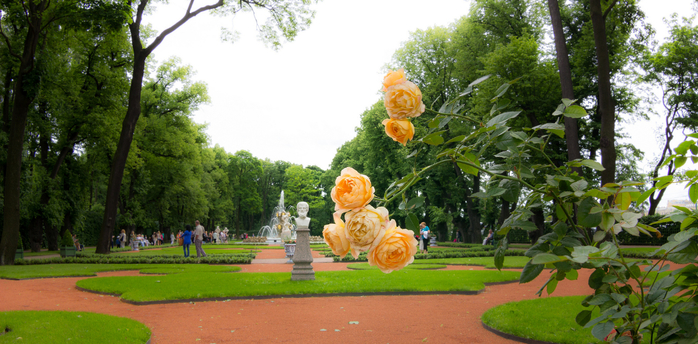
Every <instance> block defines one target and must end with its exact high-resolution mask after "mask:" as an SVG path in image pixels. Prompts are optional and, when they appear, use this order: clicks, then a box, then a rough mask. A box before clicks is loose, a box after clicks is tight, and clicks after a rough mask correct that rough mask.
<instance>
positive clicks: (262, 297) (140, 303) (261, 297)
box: [75, 280, 518, 306]
mask: <svg viewBox="0 0 698 344" xmlns="http://www.w3.org/2000/svg"><path fill="white" fill-rule="evenodd" d="M516 282H518V280H513V281H504V282H492V283H483V284H484V285H485V288H486V287H488V286H491V285H501V284H511V283H516ZM485 288H482V289H479V290H463V291H443V290H442V291H405V292H400V291H388V292H373V293H326V294H291V295H255V296H231V297H208V298H198V299H178V300H157V301H132V300H128V299H124V298H121V294H114V293H106V292H101V291H95V290H90V289H85V288H82V287H79V286H75V289H76V290H80V291H84V292H88V293H92V294H98V295H109V296H116V297H119V300H120V301H121V302H123V303H128V304H130V305H134V306H148V305H165V304H172V303H189V302H210V301H232V300H265V299H283V298H287V299H290V298H311V297H338V296H406V295H449V294H451V295H478V294H480V293H482V292H484V291H485Z"/></svg>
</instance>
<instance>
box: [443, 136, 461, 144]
mask: <svg viewBox="0 0 698 344" xmlns="http://www.w3.org/2000/svg"><path fill="white" fill-rule="evenodd" d="M463 139H465V135H460V136H456V137H454V138H452V139H450V140H448V141H446V143H453V142H461V141H463Z"/></svg>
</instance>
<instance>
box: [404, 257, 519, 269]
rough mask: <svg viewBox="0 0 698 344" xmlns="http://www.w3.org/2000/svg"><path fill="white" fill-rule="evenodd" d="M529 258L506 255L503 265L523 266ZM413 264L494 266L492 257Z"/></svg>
mask: <svg viewBox="0 0 698 344" xmlns="http://www.w3.org/2000/svg"><path fill="white" fill-rule="evenodd" d="M529 260H530V258H528V257H524V256H508V257H505V258H504V267H505V268H523V267H524V265H526V263H528V261H529ZM414 264H446V265H482V266H484V267H486V268H494V257H471V258H440V259H421V260H415V261H414Z"/></svg>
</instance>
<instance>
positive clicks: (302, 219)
mask: <svg viewBox="0 0 698 344" xmlns="http://www.w3.org/2000/svg"><path fill="white" fill-rule="evenodd" d="M296 210H298V217H296V218H295V220H296V227H297V228H301V227H305V228H308V225H309V224H310V218H309V217H308V216H307V215H308V210H310V206H308V203H306V202H298V205H297V206H296Z"/></svg>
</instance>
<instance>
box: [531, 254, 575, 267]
mask: <svg viewBox="0 0 698 344" xmlns="http://www.w3.org/2000/svg"><path fill="white" fill-rule="evenodd" d="M565 260H567V258H565V257H558V256H556V255H554V254H550V253H541V254H537V255H536V256H535V257H533V259H532V260H531V262H532V263H533V264H549V263H556V262H562V261H565Z"/></svg>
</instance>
